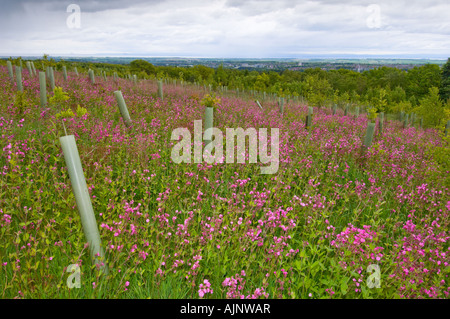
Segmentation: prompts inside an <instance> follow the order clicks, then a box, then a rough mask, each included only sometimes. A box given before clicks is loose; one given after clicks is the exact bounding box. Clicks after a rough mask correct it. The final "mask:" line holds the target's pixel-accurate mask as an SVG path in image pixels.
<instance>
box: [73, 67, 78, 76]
mask: <svg viewBox="0 0 450 319" xmlns="http://www.w3.org/2000/svg"><path fill="white" fill-rule="evenodd" d="M73 70H74V71H75V74H76V75H77V76H78V69H77V67H74V68H73Z"/></svg>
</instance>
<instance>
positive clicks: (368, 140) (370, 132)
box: [363, 122, 375, 149]
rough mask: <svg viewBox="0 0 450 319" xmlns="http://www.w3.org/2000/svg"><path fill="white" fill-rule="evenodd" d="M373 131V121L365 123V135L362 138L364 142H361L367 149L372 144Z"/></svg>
mask: <svg viewBox="0 0 450 319" xmlns="http://www.w3.org/2000/svg"><path fill="white" fill-rule="evenodd" d="M374 132H375V123H372V122H369V123H368V124H367V130H366V136H365V138H364V143H363V146H364V148H366V149H367V148H369V147H370V145H371V144H372V140H373V133H374Z"/></svg>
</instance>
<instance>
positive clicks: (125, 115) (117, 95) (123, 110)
mask: <svg viewBox="0 0 450 319" xmlns="http://www.w3.org/2000/svg"><path fill="white" fill-rule="evenodd" d="M114 96H115V98H116V101H117V104H118V106H119V110H120V114H122V118H123V121H124V122H125V125H126V126H127V127H130V126H131V124H132V123H131V119H130V114H129V113H128V108H127V105H126V103H125V100H124V98H123V95H122V92H121V91H115V92H114Z"/></svg>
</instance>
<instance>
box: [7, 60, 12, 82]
mask: <svg viewBox="0 0 450 319" xmlns="http://www.w3.org/2000/svg"><path fill="white" fill-rule="evenodd" d="M6 66H7V67H8V73H9V78H10V79H11V81H14V73H13V68H12V63H11V61H9V60H8V61H6Z"/></svg>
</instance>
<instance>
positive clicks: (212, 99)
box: [201, 94, 220, 146]
mask: <svg viewBox="0 0 450 319" xmlns="http://www.w3.org/2000/svg"><path fill="white" fill-rule="evenodd" d="M219 103H220V99H219V98H217V97H216V96H215V95H214V94H212V95H210V94H206V95H205V97H204V98H203V99H202V101H201V104H202V105H204V106H205V135H204V138H203V139H204V140H205V146H206V145H208V144H209V143H211V140H212V128H213V127H214V108H215V107H216V106H217V105H218V104H219Z"/></svg>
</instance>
